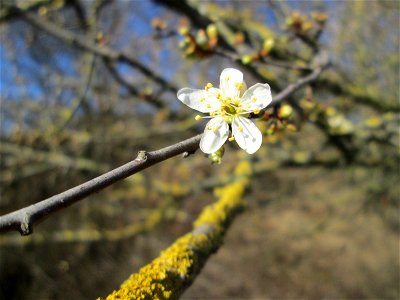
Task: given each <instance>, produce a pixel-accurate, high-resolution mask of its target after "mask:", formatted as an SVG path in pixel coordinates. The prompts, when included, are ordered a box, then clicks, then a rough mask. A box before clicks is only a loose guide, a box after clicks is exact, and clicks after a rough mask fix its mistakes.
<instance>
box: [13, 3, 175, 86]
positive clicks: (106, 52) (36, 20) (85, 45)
mask: <svg viewBox="0 0 400 300" xmlns="http://www.w3.org/2000/svg"><path fill="white" fill-rule="evenodd" d="M12 10H13V11H14V13H15V14H17V15H18V16H20V17H21V18H22V19H24V20H25V21H27V22H28V23H29V24H31V25H32V26H34V27H36V28H38V29H39V30H42V31H44V32H46V33H48V34H50V35H52V36H54V37H56V38H58V39H60V40H62V41H64V42H65V43H68V44H71V45H73V46H76V47H78V48H80V49H82V50H85V51H89V52H92V53H93V54H96V55H98V56H100V57H102V58H104V59H107V60H110V61H119V62H123V63H127V64H128V65H130V66H131V67H133V68H135V69H137V70H139V71H140V72H141V73H142V74H143V75H145V76H146V77H148V78H150V79H152V80H153V81H154V82H156V83H158V84H160V85H161V86H163V87H164V88H165V89H166V90H170V91H172V92H177V91H178V89H177V88H176V87H175V86H174V85H173V84H172V83H170V82H168V81H167V80H165V79H164V78H163V77H161V76H160V75H158V74H156V73H155V72H153V71H152V70H150V69H149V68H148V67H146V66H145V65H143V64H142V63H140V62H139V61H137V60H136V59H135V58H134V57H132V56H131V55H129V54H127V53H124V52H120V51H117V50H115V49H112V48H110V47H107V46H99V45H97V44H95V43H93V42H91V41H90V40H88V39H87V38H85V37H84V36H79V35H76V34H74V33H72V32H70V31H68V30H65V29H63V28H61V27H59V26H57V24H54V23H52V22H49V21H46V20H44V19H43V18H40V17H38V16H37V15H35V14H33V13H29V12H26V13H25V12H23V11H21V10H20V9H18V8H16V7H13V8H12Z"/></svg>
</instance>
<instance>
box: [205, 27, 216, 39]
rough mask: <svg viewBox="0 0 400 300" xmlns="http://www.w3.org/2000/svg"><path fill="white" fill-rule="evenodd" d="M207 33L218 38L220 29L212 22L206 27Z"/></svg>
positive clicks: (210, 36)
mask: <svg viewBox="0 0 400 300" xmlns="http://www.w3.org/2000/svg"><path fill="white" fill-rule="evenodd" d="M206 32H207V35H208V37H209V38H210V39H213V38H216V37H217V36H218V29H217V26H215V24H210V25H208V26H207V28H206Z"/></svg>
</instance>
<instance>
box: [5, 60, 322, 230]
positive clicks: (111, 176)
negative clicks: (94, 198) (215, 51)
mask: <svg viewBox="0 0 400 300" xmlns="http://www.w3.org/2000/svg"><path fill="white" fill-rule="evenodd" d="M325 67H326V65H324V66H321V67H318V68H316V69H315V70H314V71H313V72H312V73H311V74H310V75H308V76H306V77H303V78H301V79H299V80H298V81H297V82H296V83H293V84H290V85H289V86H288V87H286V88H285V89H284V90H283V91H282V92H280V93H279V94H278V95H276V96H275V97H273V99H272V101H273V102H272V103H275V104H276V103H278V102H280V101H282V100H283V99H285V98H286V97H288V96H290V95H291V94H292V93H294V92H295V91H297V90H298V89H300V88H301V87H302V86H304V85H306V84H308V83H310V82H312V81H314V80H316V79H317V78H318V76H319V75H320V74H321V72H322V71H323V69H324V68H325ZM252 117H253V116H252ZM200 138H201V135H197V136H195V137H193V138H191V139H188V140H185V141H182V142H180V143H178V144H175V145H172V146H169V147H167V148H163V149H161V150H158V151H153V152H148V153H146V152H139V155H138V157H137V158H136V159H135V160H133V161H131V162H129V163H127V164H125V165H123V166H121V167H119V168H117V169H114V170H112V171H110V172H108V173H105V174H103V175H101V176H99V177H96V178H95V179H92V180H90V181H88V182H86V183H83V184H81V185H79V186H76V187H74V188H72V189H70V190H67V191H65V192H63V193H61V194H58V195H55V196H53V197H51V198H48V199H46V200H43V201H41V202H38V203H36V204H33V205H31V206H28V207H26V208H22V209H20V210H17V211H15V212H12V213H9V214H7V215H5V216H2V217H0V232H5V231H10V230H18V231H20V233H21V234H22V235H28V234H30V233H32V225H33V224H34V223H36V222H38V221H40V220H42V219H43V218H44V217H46V216H47V215H49V214H50V213H52V212H55V211H57V210H59V209H61V208H64V207H67V206H69V205H71V204H73V203H75V202H77V201H78V200H81V199H83V198H85V197H87V196H89V195H90V194H93V193H94V192H97V191H99V190H101V189H103V188H105V187H107V186H109V185H111V184H113V183H114V182H116V181H118V180H120V179H123V178H126V177H128V176H130V175H133V174H135V173H137V172H139V171H141V170H143V169H146V168H148V167H150V166H152V165H154V164H156V163H158V162H161V161H163V160H166V159H169V158H171V157H173V156H175V155H177V154H181V153H191V152H193V151H195V150H196V149H197V148H198V144H199V141H200Z"/></svg>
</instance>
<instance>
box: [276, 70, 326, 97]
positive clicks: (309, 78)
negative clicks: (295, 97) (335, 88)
mask: <svg viewBox="0 0 400 300" xmlns="http://www.w3.org/2000/svg"><path fill="white" fill-rule="evenodd" d="M326 67H327V65H324V66H321V67H317V68H316V69H315V70H314V71H313V72H312V73H311V74H309V75H307V76H305V77H303V78H300V79H298V80H297V82H296V83H292V84H289V85H288V86H287V87H286V88H285V89H284V90H283V91H281V92H280V93H279V94H278V95H276V96H275V97H274V98H273V102H272V103H273V104H274V103H277V102H281V101H282V100H284V99H285V98H287V97H288V96H289V95H291V94H293V93H294V92H295V91H297V90H298V89H300V88H301V87H303V86H304V85H306V84H308V83H311V82H313V81H315V80H317V78H318V77H319V75H320V74H321V72H322V71H323V70H324V69H325V68H326Z"/></svg>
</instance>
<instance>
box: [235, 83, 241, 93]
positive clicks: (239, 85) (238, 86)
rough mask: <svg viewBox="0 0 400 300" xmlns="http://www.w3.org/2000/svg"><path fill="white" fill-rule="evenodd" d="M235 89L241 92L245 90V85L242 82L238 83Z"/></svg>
mask: <svg viewBox="0 0 400 300" xmlns="http://www.w3.org/2000/svg"><path fill="white" fill-rule="evenodd" d="M235 87H236V88H237V89H238V90H239V91H240V90H241V89H242V88H243V83H242V82H236V83H235Z"/></svg>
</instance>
